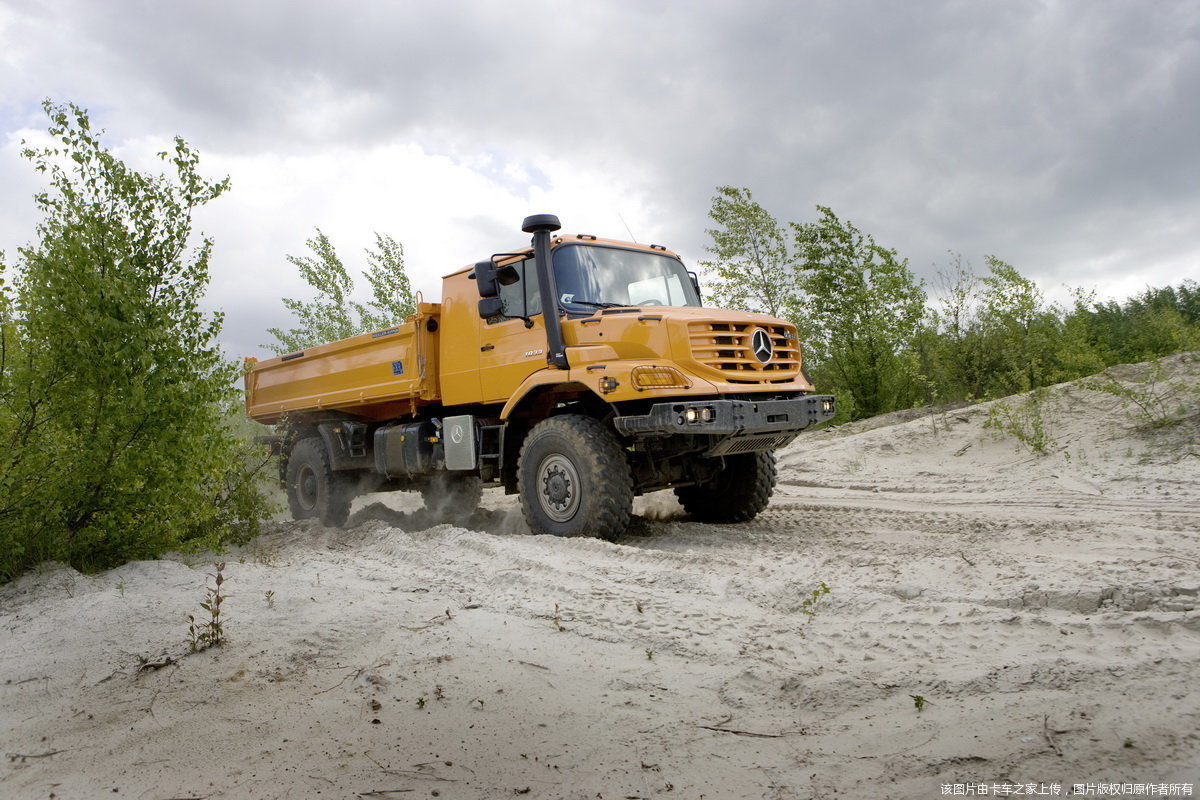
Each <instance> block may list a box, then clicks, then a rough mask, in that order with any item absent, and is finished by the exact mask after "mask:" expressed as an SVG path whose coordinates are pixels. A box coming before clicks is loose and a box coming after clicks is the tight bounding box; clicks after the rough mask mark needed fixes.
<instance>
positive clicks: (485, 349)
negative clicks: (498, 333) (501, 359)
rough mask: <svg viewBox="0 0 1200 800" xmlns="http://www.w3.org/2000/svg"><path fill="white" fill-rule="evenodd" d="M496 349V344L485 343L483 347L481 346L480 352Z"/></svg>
mask: <svg viewBox="0 0 1200 800" xmlns="http://www.w3.org/2000/svg"><path fill="white" fill-rule="evenodd" d="M495 349H496V345H494V344H485V345H484V346H483V347H481V348H479V352H481V353H486V352H487V351H488V350H495Z"/></svg>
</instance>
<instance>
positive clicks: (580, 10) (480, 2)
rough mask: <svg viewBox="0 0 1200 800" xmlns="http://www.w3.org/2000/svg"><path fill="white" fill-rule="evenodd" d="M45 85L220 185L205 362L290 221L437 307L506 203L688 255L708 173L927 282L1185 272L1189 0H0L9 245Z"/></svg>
mask: <svg viewBox="0 0 1200 800" xmlns="http://www.w3.org/2000/svg"><path fill="white" fill-rule="evenodd" d="M46 98H50V99H52V100H54V101H56V102H73V103H75V104H77V105H80V106H82V107H84V108H87V109H88V110H89V112H90V114H91V118H92V122H93V126H94V127H100V128H103V129H105V130H106V135H105V142H106V143H107V144H108V146H109V147H110V149H112V150H113V151H114V152H115V153H117V154H118V155H119V156H121V157H122V158H124V159H125V160H127V161H128V162H129V163H131V164H133V165H135V166H138V167H139V168H145V169H153V170H155V171H158V169H159V168H158V166H157V162H156V161H155V160H154V157H153V154H154V153H155V152H157V151H159V150H162V149H165V147H166V146H167V145H168V144H169V143H170V141H171V139H172V138H173V137H174V136H176V135H180V136H182V137H183V138H184V139H186V140H187V141H188V142H189V143H191V144H192V145H193V146H194V147H196V148H197V149H198V150H199V151H200V153H201V157H202V162H201V171H202V172H203V173H204V174H205V175H207V176H210V177H214V178H216V177H221V176H224V175H228V176H229V177H230V179H231V181H232V190H231V191H230V192H229V193H228V194H226V195H225V196H223V197H221V198H218V199H217V200H216V201H214V202H213V203H211V204H210V205H208V206H206V207H204V208H203V209H201V210H200V211H199V212H198V213H197V227H198V229H199V230H201V231H203V232H204V233H205V234H207V235H209V236H211V237H212V238H213V239H214V242H215V250H214V254H213V260H212V264H211V269H212V283H211V286H210V290H209V292H208V295H207V298H206V304H207V307H208V308H210V309H213V310H217V309H219V310H221V311H223V312H224V313H225V315H226V319H225V330H224V333H223V338H222V344H223V346H224V347H225V349H226V350H227V351H228V352H229V353H230V355H232V356H241V355H256V356H260V357H261V356H263V355H266V354H268V351H266V350H265V349H264V348H263V345H264V344H266V343H267V342H269V341H270V340H271V337H270V336H269V335H268V334H267V333H266V329H267V328H269V327H273V326H278V327H284V328H286V327H289V323H290V321H291V320H290V318H289V315H288V313H287V312H286V310H285V309H284V308H283V305H282V303H281V302H280V298H282V297H306V296H308V289H307V286H306V285H305V284H304V283H303V281H301V280H300V278H299V277H298V275H297V274H296V270H295V267H293V266H292V265H291V264H289V263H288V261H287V260H286V255H287V254H296V255H300V254H304V253H305V252H306V250H305V241H306V240H307V239H308V238H310V237H312V236H313V235H314V233H315V230H316V229H317V228H320V229H321V230H322V231H324V232H325V233H326V234H328V235H329V237H330V238H331V239H332V240H333V242H334V244H335V245H336V246H337V247H338V250H339V253H340V254H341V256H342V258H343V260H344V261H345V262H346V264H347V265H348V266H349V267H350V268H351V270H352V271H356V270H357V269H360V268H363V267H365V266H366V263H365V256H364V254H363V250H364V248H366V247H368V246H370V245H371V244H372V243H373V241H374V232H375V231H379V232H381V233H386V234H389V235H391V236H393V237H395V238H396V239H397V240H398V241H400V242H401V244H402V245H403V246H404V248H405V252H406V261H407V265H408V273H409V275H410V277H411V278H412V281H413V285H414V287H415V288H417V289H419V290H420V291H421V292H422V294H423V295H424V297H425V299H427V300H437V299H438V298H439V297H440V278H441V276H442V275H445V274H447V273H449V272H452V271H454V270H455V269H458V268H459V267H461V266H463V265H466V264H468V263H472V262H474V261H477V260H479V259H481V258H486V257H487V256H489V255H491V254H492V253H494V252H502V251H505V250H509V249H512V248H514V247H519V246H523V245H525V244H527V243H528V236H527V235H525V234H522V233H521V231H520V226H521V220H522V219H523V218H524V217H525V216H526V215H528V214H532V213H553V214H557V215H558V216H559V217H560V218H561V219H562V222H563V227H564V231H570V232H585V233H592V234H596V235H600V236H607V237H612V238H635V239H636V240H638V241H642V242H654V243H659V244H663V245H666V246H667V247H669V248H671V249H673V250H675V251H677V252H679V253H680V254H681V255H682V256H683V257H684V259H685V261H687V262H688V263H689V265H695V264H696V262H698V261H701V260H704V259H705V257H706V255H707V254H706V252H705V249H706V247H707V246H708V245H709V243H710V240H709V237H708V235H707V233H706V229H707V228H709V227H711V222H710V220H709V219H708V216H707V214H708V209H709V208H710V206H711V201H712V197H713V194H714V191H715V188H716V187H718V186H722V185H732V186H739V187H746V188H748V189H750V190H751V191H752V192H753V196H754V199H755V200H757V201H758V202H759V203H761V204H762V205H763V206H764V207H765V208H766V209H767V210H768V211H770V212H771V213H772V214H773V215H774V216H775V217H776V218H777V219H779V220H781V221H785V222H787V221H795V222H807V221H812V220H814V219H815V218H816V216H817V214H816V210H815V208H816V206H817V205H824V206H829V207H831V208H832V209H833V210H834V211H835V212H836V213H837V214H838V216H839V217H841V218H842V219H844V220H849V221H851V222H852V223H854V224H855V225H856V226H857V227H859V228H860V229H861V230H863V231H865V232H867V233H869V234H871V235H872V236H873V237H874V238H875V239H876V241H877V242H878V243H879V244H881V245H884V246H886V247H890V248H895V249H896V250H897V251H898V253H899V254H900V256H902V257H904V258H907V259H908V261H909V266H910V267H911V268H912V270H913V271H914V272H915V273H916V274H917V275H918V276H920V277H922V278H924V279H925V280H926V281H927V282H929V283H930V284H931V288H932V285H933V284H934V281H935V278H936V275H937V273H938V271H939V270H941V269H945V268H947V267H948V266H949V264H950V263H951V259H952V257H951V255H950V253H951V252H953V253H960V254H961V255H962V257H963V259H964V260H965V261H967V262H969V263H971V264H972V265H973V266H974V267H975V268H976V270H977V271H982V269H983V261H984V256H985V255H994V256H996V257H998V258H1000V259H1002V260H1004V261H1006V262H1008V263H1010V264H1012V265H1013V266H1015V267H1017V268H1018V269H1019V270H1020V271H1021V272H1022V273H1023V274H1024V275H1026V276H1028V277H1031V278H1033V279H1035V280H1036V281H1037V282H1038V284H1039V285H1040V286H1041V287H1042V289H1043V291H1045V292H1046V293H1047V295H1048V296H1049V297H1051V298H1052V299H1065V298H1066V297H1067V294H1066V288H1065V287H1068V286H1070V287H1083V288H1086V289H1092V290H1095V291H1096V292H1097V293H1098V296H1099V297H1101V298H1121V297H1126V296H1128V295H1129V294H1131V293H1134V292H1137V291H1139V290H1141V289H1144V288H1146V287H1147V286H1163V285H1167V284H1177V283H1179V282H1180V281H1181V280H1184V279H1200V2H1197V1H1196V0H1157V1H1155V2H1151V1H1150V0H1130V1H1128V2H1125V1H1121V0H1070V1H1064V2H1058V1H1057V0H912V2H903V3H901V2H892V1H891V0H875V1H872V0H862V1H861V2H859V1H854V0H676V1H675V2H666V1H665V0H642V2H625V1H623V0H586V2H584V1H582V0H581V1H579V2H570V1H568V0H560V1H559V2H550V1H549V0H544V1H542V2H534V1H533V0H504V1H503V2H501V1H500V0H461V2H456V1H455V0H438V1H437V2H434V0H426V1H424V2H410V1H406V0H395V1H393V2H385V1H384V0H371V1H368V0H360V1H359V2H332V0H325V1H324V2H317V1H316V0H287V1H286V2H285V1H284V0H255V1H254V2H246V0H236V1H235V2H227V0H204V1H203V2H190V1H189V0H177V1H172V2H163V1H162V0H141V1H138V0H103V2H101V0H0V250H3V251H5V252H6V253H7V257H8V261H9V262H10V263H11V262H12V261H13V260H14V256H15V255H16V250H17V247H19V246H21V245H25V244H27V243H29V242H31V241H33V240H34V238H35V227H36V225H37V222H38V219H39V217H38V213H37V210H36V208H35V207H34V204H33V201H32V196H33V194H34V193H35V192H37V191H39V190H40V189H41V188H42V184H41V183H40V182H39V181H40V176H38V175H37V174H36V173H35V172H34V171H33V170H32V168H31V165H30V164H29V163H28V162H27V161H26V160H24V159H22V158H21V156H20V151H21V142H22V140H27V141H29V142H31V143H37V142H38V141H39V137H43V136H44V131H45V128H46V125H47V120H46V117H45V115H44V113H43V111H42V109H41V103H42V101H43V100H44V99H46ZM361 283H362V284H363V287H364V290H365V281H361Z"/></svg>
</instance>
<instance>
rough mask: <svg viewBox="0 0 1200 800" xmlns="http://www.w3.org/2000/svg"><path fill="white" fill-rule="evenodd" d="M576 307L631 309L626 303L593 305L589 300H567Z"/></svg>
mask: <svg viewBox="0 0 1200 800" xmlns="http://www.w3.org/2000/svg"><path fill="white" fill-rule="evenodd" d="M567 302H568V303H573V304H575V305H577V306H592V307H593V308H633V306H631V305H628V304H626V303H593V302H592V301H591V300H568V301H567Z"/></svg>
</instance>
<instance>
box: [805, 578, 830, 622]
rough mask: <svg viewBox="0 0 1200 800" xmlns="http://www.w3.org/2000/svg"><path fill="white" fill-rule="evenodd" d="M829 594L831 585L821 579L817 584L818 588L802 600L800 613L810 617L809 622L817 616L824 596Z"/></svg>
mask: <svg viewBox="0 0 1200 800" xmlns="http://www.w3.org/2000/svg"><path fill="white" fill-rule="evenodd" d="M827 594H829V586H828V585H827V584H826V583H825V581H821V582H820V583H818V584H817V588H815V589H813V590H812V591H811V592H809V593H808V597H805V598H804V599H803V600H801V601H800V613H801V614H804V615H805V616H806V617H808V621H809V622H812V621H813V618H814V617H816V616H817V612H818V611H820V610H821V601H822V598H824V597H825V595H827Z"/></svg>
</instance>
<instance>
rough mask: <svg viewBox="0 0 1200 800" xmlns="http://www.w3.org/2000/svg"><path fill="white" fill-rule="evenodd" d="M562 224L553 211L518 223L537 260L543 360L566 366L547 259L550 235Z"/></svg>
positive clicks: (550, 267)
mask: <svg viewBox="0 0 1200 800" xmlns="http://www.w3.org/2000/svg"><path fill="white" fill-rule="evenodd" d="M561 227H562V223H561V222H559V221H558V217H556V216H554V215H553V214H534V215H533V216H530V217H526V218H525V221H524V222H523V223H521V230H523V231H525V232H526V233H532V234H533V256H534V258H536V259H537V271H538V293H539V294H541V296H542V321H543V322H544V323H545V325H546V363H547V364H549V365H550V366H552V367H558V368H559V369H567V368H568V367H569V365H568V364H567V350H566V347H565V346H564V345H563V335H562V320H560V319H559V315H558V312H559V309H558V285H557V284H556V283H555V282H554V266H553V264H552V263H551V260H550V234H551V232H553V231H556V230H558V229H560V228H561Z"/></svg>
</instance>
